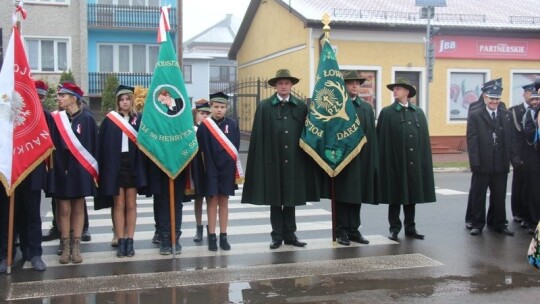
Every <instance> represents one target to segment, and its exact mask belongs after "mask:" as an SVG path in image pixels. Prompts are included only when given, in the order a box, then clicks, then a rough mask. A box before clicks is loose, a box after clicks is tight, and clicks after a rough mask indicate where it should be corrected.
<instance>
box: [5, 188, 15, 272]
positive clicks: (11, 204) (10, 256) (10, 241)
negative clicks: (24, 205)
mask: <svg viewBox="0 0 540 304" xmlns="http://www.w3.org/2000/svg"><path fill="white" fill-rule="evenodd" d="M14 209H15V191H13V193H12V194H11V195H10V196H9V221H8V249H7V271H6V272H7V274H11V266H13V217H14V214H15V212H14Z"/></svg>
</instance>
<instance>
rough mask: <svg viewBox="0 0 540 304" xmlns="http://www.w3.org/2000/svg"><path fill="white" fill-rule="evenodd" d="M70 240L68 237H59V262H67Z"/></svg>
mask: <svg viewBox="0 0 540 304" xmlns="http://www.w3.org/2000/svg"><path fill="white" fill-rule="evenodd" d="M69 243H70V241H69V238H61V239H60V248H61V249H62V255H60V257H59V258H58V263H60V264H67V263H69V256H70V246H69V245H70V244H69Z"/></svg>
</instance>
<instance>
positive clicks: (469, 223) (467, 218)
mask: <svg viewBox="0 0 540 304" xmlns="http://www.w3.org/2000/svg"><path fill="white" fill-rule="evenodd" d="M495 84H496V85H498V86H500V87H502V78H497V79H493V80H490V81H488V82H486V83H484V84H483V85H482V93H484V90H485V89H486V88H489V87H490V86H492V85H495ZM484 106H485V104H484V98H483V95H482V94H480V97H479V98H478V100H477V101H475V102H473V103H471V104H470V106H469V111H468V112H467V119H469V116H470V114H471V113H472V112H473V111H474V110H477V109H480V108H482V107H484ZM499 107H502V108H504V109H506V106H505V104H504V102H502V101H501V102H500V103H499ZM473 183H474V176H473V178H471V186H470V188H472V184H473ZM470 188H469V192H470ZM489 199H490V204H489V208H488V211H487V225H488V226H492V224H491V223H492V218H493V216H492V213H493V210H492V206H493V204H492V203H491V197H490V198H489ZM465 227H466V228H467V229H469V230H471V229H472V204H471V196H469V197H468V198H467V210H466V212H465Z"/></svg>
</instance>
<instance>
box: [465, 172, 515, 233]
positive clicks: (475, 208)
mask: <svg viewBox="0 0 540 304" xmlns="http://www.w3.org/2000/svg"><path fill="white" fill-rule="evenodd" d="M473 176H474V183H473V185H472V187H471V192H470V193H469V196H471V199H472V225H473V228H476V229H480V230H482V229H483V228H484V226H485V225H486V192H487V189H488V188H489V192H490V202H489V203H490V208H493V222H492V225H491V226H492V227H493V228H494V229H496V230H502V229H504V228H505V227H506V208H505V200H506V182H507V179H508V173H493V174H482V173H473Z"/></svg>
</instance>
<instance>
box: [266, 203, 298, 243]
mask: <svg viewBox="0 0 540 304" xmlns="http://www.w3.org/2000/svg"><path fill="white" fill-rule="evenodd" d="M295 211H296V207H285V206H270V223H271V224H272V233H271V234H270V235H271V236H272V240H273V241H278V242H281V241H292V240H294V239H296V235H295V234H294V233H295V232H296V214H295Z"/></svg>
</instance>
